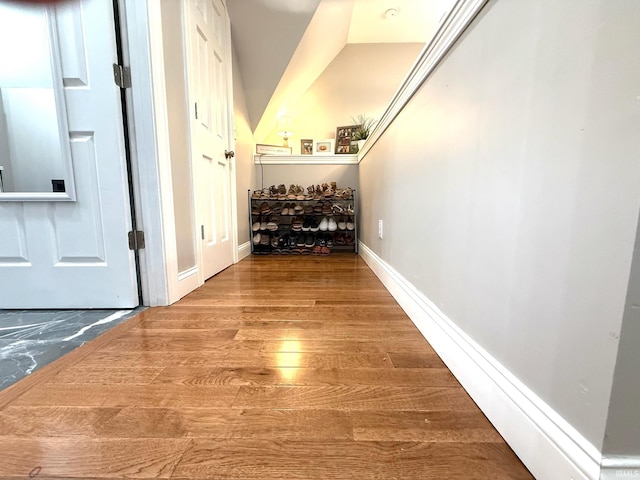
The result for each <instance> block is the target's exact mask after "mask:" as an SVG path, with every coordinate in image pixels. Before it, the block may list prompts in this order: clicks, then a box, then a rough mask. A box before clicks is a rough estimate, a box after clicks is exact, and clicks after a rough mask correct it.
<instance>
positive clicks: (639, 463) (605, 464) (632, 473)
mask: <svg viewBox="0 0 640 480" xmlns="http://www.w3.org/2000/svg"><path fill="white" fill-rule="evenodd" d="M623 479H630V480H631V479H636V480H639V479H640V457H604V458H603V459H602V469H601V470H600V480H623Z"/></svg>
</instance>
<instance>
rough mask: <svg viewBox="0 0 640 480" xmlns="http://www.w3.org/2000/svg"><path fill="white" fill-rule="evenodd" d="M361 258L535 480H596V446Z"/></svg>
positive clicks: (396, 278)
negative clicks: (536, 479)
mask: <svg viewBox="0 0 640 480" xmlns="http://www.w3.org/2000/svg"><path fill="white" fill-rule="evenodd" d="M359 252H360V255H361V256H362V258H363V260H364V261H365V262H366V263H367V265H369V267H370V268H371V270H373V272H374V273H375V274H376V275H377V276H378V278H379V279H380V280H381V281H382V283H383V284H384V285H385V287H387V289H388V290H389V292H391V294H392V295H393V297H394V298H395V299H396V301H397V302H398V303H399V304H400V306H401V307H402V308H403V310H404V311H405V312H406V313H407V315H408V316H409V318H411V320H412V321H413V323H414V324H415V325H416V327H418V329H419V330H420V332H421V333H422V334H423V335H424V337H425V338H426V339H427V341H428V342H429V343H430V344H431V346H432V347H433V348H434V350H435V351H436V352H437V353H438V355H440V357H441V358H442V360H443V361H444V362H445V364H446V365H447V367H449V369H450V370H451V372H452V373H453V374H454V375H455V376H456V378H457V379H458V381H459V382H460V383H461V384H462V386H463V387H464V388H465V390H466V391H467V392H468V393H469V395H471V397H472V398H473V400H474V401H475V402H476V403H477V404H478V406H479V407H480V409H481V410H482V411H483V413H484V414H485V415H486V416H487V418H488V419H489V420H490V421H491V423H493V425H494V426H495V427H496V429H497V430H498V431H499V432H500V434H501V435H502V436H503V437H504V439H505V440H506V441H507V443H508V444H509V446H510V447H511V448H512V449H513V451H514V452H515V453H516V455H518V457H520V459H521V460H522V462H523V463H524V464H525V465H526V467H527V468H528V469H529V471H530V472H531V473H532V474H533V475H534V476H535V477H536V478H538V479H541V480H555V479H557V480H598V478H599V475H600V461H601V459H602V454H601V453H600V452H599V451H598V449H597V448H596V447H595V446H593V445H592V444H591V443H590V442H589V441H587V439H585V438H584V437H583V436H582V435H581V434H580V433H578V431H577V430H576V429H575V428H573V427H572V426H571V425H570V424H569V423H568V422H567V421H566V420H564V419H563V418H562V417H561V416H560V415H559V414H558V413H557V412H555V411H554V410H553V409H552V408H551V407H550V406H549V405H547V404H546V403H545V402H544V401H543V400H542V399H541V398H540V397H538V396H537V395H536V394H535V393H534V392H532V391H531V390H530V389H529V388H528V387H527V386H526V385H525V384H524V383H522V382H521V381H520V380H518V379H517V378H516V377H515V376H514V375H513V374H512V373H511V372H510V371H509V370H508V369H507V368H506V367H505V366H504V365H502V364H501V363H500V362H498V361H497V360H496V359H495V358H493V357H492V356H491V355H490V354H489V353H488V352H487V351H485V350H484V349H483V348H482V347H481V346H480V345H478V344H477V343H476V342H475V341H474V340H473V339H472V338H471V337H469V336H468V335H467V334H466V333H465V332H464V331H462V330H461V329H460V328H459V327H457V326H456V325H455V324H454V323H453V322H452V321H451V320H450V319H449V318H447V316H446V315H445V314H444V313H443V312H441V311H440V310H439V309H438V307H437V306H436V305H435V304H433V302H431V301H430V300H429V299H428V298H427V297H425V296H424V294H422V293H421V292H419V291H418V290H417V289H416V287H415V286H413V285H412V284H411V283H410V282H409V281H407V280H406V279H405V278H404V277H403V276H402V275H400V274H399V273H398V272H397V271H396V270H394V269H393V268H392V267H391V266H390V265H389V264H387V263H386V262H385V261H384V260H382V259H381V258H380V257H378V255H377V254H376V253H374V252H373V251H372V250H371V249H370V248H369V247H367V246H366V245H365V244H363V243H362V242H360V251H359Z"/></svg>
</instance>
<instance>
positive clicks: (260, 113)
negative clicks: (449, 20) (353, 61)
mask: <svg viewBox="0 0 640 480" xmlns="http://www.w3.org/2000/svg"><path fill="white" fill-rule="evenodd" d="M454 3H455V0H228V1H227V8H228V10H229V17H230V19H231V33H232V38H233V43H234V48H235V51H236V54H237V61H238V67H239V70H240V73H241V76H242V80H243V85H244V88H245V94H246V100H247V110H248V113H249V121H250V123H251V127H252V129H253V130H254V133H255V134H256V136H257V137H260V136H261V132H260V131H261V130H262V131H263V132H266V131H267V130H270V129H271V127H272V125H271V124H272V123H273V122H274V121H275V118H276V117H277V116H278V115H279V114H280V113H282V112H283V111H286V110H287V106H288V105H291V104H292V102H294V101H295V100H297V99H298V98H300V97H301V96H302V95H303V94H304V92H305V91H306V90H307V89H308V88H309V87H310V86H311V85H312V84H313V82H314V81H315V80H316V79H317V78H318V76H319V75H320V74H321V73H322V72H323V70H324V69H325V68H326V67H327V65H329V64H330V63H331V61H332V60H333V59H334V58H335V57H336V55H338V53H340V51H341V50H342V48H344V46H345V45H346V44H347V43H416V42H419V43H426V42H427V41H429V40H430V39H431V37H432V36H433V34H434V33H435V31H436V29H437V28H438V25H439V24H440V22H441V19H442V18H443V16H444V14H445V13H446V12H448V11H449V9H450V8H451V6H452V5H453V4H454ZM391 8H394V9H396V11H397V15H395V16H393V17H391V18H385V12H386V11H387V10H388V9H391Z"/></svg>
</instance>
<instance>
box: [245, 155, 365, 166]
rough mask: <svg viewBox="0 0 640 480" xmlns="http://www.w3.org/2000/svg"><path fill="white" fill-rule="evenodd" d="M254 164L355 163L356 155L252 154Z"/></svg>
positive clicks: (356, 160)
mask: <svg viewBox="0 0 640 480" xmlns="http://www.w3.org/2000/svg"><path fill="white" fill-rule="evenodd" d="M253 161H254V163H255V164H256V165H260V164H262V165H357V164H358V156H357V155H345V154H341V155H336V154H332V155H254V156H253Z"/></svg>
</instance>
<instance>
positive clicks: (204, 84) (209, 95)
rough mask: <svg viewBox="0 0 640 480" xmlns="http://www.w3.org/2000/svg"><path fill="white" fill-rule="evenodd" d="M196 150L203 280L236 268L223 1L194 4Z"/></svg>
mask: <svg viewBox="0 0 640 480" xmlns="http://www.w3.org/2000/svg"><path fill="white" fill-rule="evenodd" d="M188 4H189V7H188V13H187V22H186V23H187V32H188V35H187V37H188V46H187V51H188V52H189V53H188V63H189V67H188V74H189V91H190V95H189V98H190V103H191V110H192V123H191V146H192V161H193V172H194V186H195V196H196V202H195V204H196V219H197V227H198V228H197V232H198V237H199V238H200V244H201V245H200V265H201V272H202V279H203V280H206V279H207V278H209V277H211V276H212V275H215V274H216V273H218V272H220V271H221V270H223V269H225V268H227V267H228V266H229V265H231V264H232V263H233V250H234V246H233V235H232V219H231V211H232V205H231V189H232V184H231V162H230V159H228V158H226V156H225V151H226V150H227V149H230V132H231V127H230V101H231V98H232V97H231V93H232V87H231V85H229V78H230V75H229V72H230V69H231V59H230V58H229V57H230V28H229V17H228V15H227V12H226V9H225V7H224V4H223V3H222V2H221V1H220V0H189V2H188Z"/></svg>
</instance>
